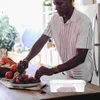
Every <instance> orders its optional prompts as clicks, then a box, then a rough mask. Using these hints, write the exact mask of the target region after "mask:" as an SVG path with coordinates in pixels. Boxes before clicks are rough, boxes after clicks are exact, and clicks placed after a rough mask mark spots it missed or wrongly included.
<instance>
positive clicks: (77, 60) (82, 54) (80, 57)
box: [57, 49, 88, 72]
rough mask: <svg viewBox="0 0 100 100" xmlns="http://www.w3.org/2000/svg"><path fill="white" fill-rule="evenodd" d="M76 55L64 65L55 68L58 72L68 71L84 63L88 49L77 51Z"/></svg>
mask: <svg viewBox="0 0 100 100" xmlns="http://www.w3.org/2000/svg"><path fill="white" fill-rule="evenodd" d="M77 52H78V53H77V55H76V56H75V57H74V58H72V59H71V60H69V61H68V62H66V63H63V64H61V65H58V66H57V68H58V70H59V71H60V72H62V71H67V70H70V69H72V68H74V67H77V66H78V65H80V64H82V63H83V62H84V61H85V58H86V55H87V52H88V49H77Z"/></svg>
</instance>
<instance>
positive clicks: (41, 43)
mask: <svg viewBox="0 0 100 100" xmlns="http://www.w3.org/2000/svg"><path fill="white" fill-rule="evenodd" d="M48 39H49V37H47V36H45V35H42V36H41V37H40V39H39V40H38V41H37V42H36V43H35V44H34V45H33V47H32V48H31V50H30V52H29V54H28V55H27V57H26V58H25V59H27V60H28V61H30V60H31V59H32V58H33V57H35V56H36V55H37V54H38V53H39V52H40V51H41V49H42V48H43V46H44V45H45V43H46V42H47V40H48Z"/></svg>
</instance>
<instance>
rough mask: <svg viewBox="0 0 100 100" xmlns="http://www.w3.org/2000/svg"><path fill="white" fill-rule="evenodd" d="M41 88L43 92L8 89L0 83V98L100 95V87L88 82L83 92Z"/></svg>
mask: <svg viewBox="0 0 100 100" xmlns="http://www.w3.org/2000/svg"><path fill="white" fill-rule="evenodd" d="M43 90H44V91H46V93H45V94H42V93H40V92H39V91H29V90H16V89H8V88H7V87H5V86H4V85H2V84H1V83H0V100H66V99H67V98H70V97H71V98H72V97H74V99H75V97H80V98H81V97H82V98H83V96H84V97H85V96H86V95H90V96H93V94H95V96H96V95H98V97H100V87H99V86H96V85H93V84H90V83H87V84H86V87H85V91H84V92H62V93H51V92H50V89H49V86H47V87H45V88H44V89H43ZM88 97H89V96H88ZM96 97H97V96H96Z"/></svg>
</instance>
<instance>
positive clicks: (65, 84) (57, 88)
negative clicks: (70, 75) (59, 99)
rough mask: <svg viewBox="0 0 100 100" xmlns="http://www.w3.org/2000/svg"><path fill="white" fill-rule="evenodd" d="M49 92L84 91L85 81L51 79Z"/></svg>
mask: <svg viewBox="0 0 100 100" xmlns="http://www.w3.org/2000/svg"><path fill="white" fill-rule="evenodd" d="M49 84H50V91H51V92H84V90H85V85H86V82H85V81H84V80H51V81H50V82H49Z"/></svg>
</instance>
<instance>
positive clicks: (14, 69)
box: [10, 64, 17, 73]
mask: <svg viewBox="0 0 100 100" xmlns="http://www.w3.org/2000/svg"><path fill="white" fill-rule="evenodd" d="M10 69H11V71H12V72H13V73H14V72H16V71H17V65H16V64H13V65H11V67H10Z"/></svg>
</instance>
